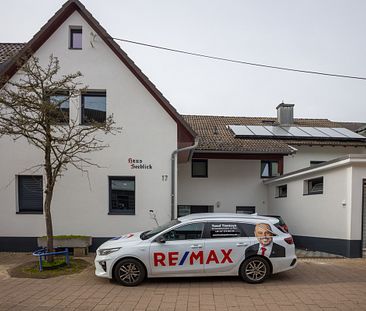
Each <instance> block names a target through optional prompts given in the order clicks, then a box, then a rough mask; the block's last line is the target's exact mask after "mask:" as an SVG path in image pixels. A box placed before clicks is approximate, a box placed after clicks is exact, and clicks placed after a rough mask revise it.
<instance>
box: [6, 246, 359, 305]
mask: <svg viewBox="0 0 366 311" xmlns="http://www.w3.org/2000/svg"><path fill="white" fill-rule="evenodd" d="M29 259H31V257H30V256H29V255H25V254H9V253H0V310H33V309H34V310H177V311H179V310H182V311H183V310H189V311H190V310H220V311H225V310H281V311H285V310H332V309H333V310H366V260H362V259H302V260H300V262H299V265H298V267H297V268H296V269H294V270H292V271H288V272H284V273H282V274H279V275H276V276H273V277H271V278H270V279H268V280H267V281H266V282H265V283H263V284H260V285H249V284H246V283H243V282H241V281H240V280H239V279H238V278H234V277H229V278H228V277H223V278H195V279H184V278H180V279H177V278H174V279H155V280H148V281H147V282H145V283H143V284H142V285H141V286H138V287H135V288H126V287H122V286H119V285H117V284H114V283H112V282H110V281H108V280H104V279H99V278H96V277H95V276H94V274H93V268H92V267H90V268H88V269H86V270H85V271H83V272H82V273H80V274H78V275H71V276H64V277H58V278H53V279H47V280H36V279H17V278H10V277H9V276H8V275H7V273H6V271H5V270H6V269H7V268H8V267H9V266H11V265H13V264H17V263H21V262H24V261H26V260H29ZM89 259H90V260H91V259H92V258H89Z"/></svg>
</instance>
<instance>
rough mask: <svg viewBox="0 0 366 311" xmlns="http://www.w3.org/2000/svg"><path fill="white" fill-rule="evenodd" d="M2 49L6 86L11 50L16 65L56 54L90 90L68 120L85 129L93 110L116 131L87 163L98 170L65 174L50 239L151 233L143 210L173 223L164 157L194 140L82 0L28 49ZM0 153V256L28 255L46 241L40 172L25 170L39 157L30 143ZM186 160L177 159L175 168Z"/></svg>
mask: <svg viewBox="0 0 366 311" xmlns="http://www.w3.org/2000/svg"><path fill="white" fill-rule="evenodd" d="M73 40H74V41H73ZM1 48H2V50H1V51H2V56H1V58H0V59H1V60H2V66H1V72H0V74H1V75H2V76H11V77H12V79H17V78H18V74H17V73H16V63H15V60H16V58H17V57H12V58H10V59H9V56H8V54H7V51H9V50H10V51H11V50H14V49H15V50H18V54H16V55H17V56H18V55H22V54H23V55H25V53H27V52H28V51H29V50H30V51H32V52H33V53H34V55H35V56H36V57H38V58H39V59H40V61H41V62H43V63H45V64H46V63H47V62H48V58H49V56H50V55H51V54H53V55H54V56H56V57H58V59H59V61H60V66H61V70H60V74H69V73H74V72H76V71H80V72H81V73H82V74H83V78H82V82H83V84H84V85H87V86H88V91H87V92H84V93H83V94H82V95H81V96H79V97H78V98H75V99H74V100H71V102H70V103H69V110H70V112H69V113H70V118H79V119H80V122H81V123H82V118H80V116H83V114H85V113H87V111H86V110H87V105H88V103H90V102H91V101H94V102H96V101H97V102H98V103H99V104H100V106H101V107H102V108H100V109H101V111H100V112H101V113H102V114H103V113H104V115H106V114H108V115H109V114H111V113H113V114H114V120H115V122H116V125H117V126H120V127H122V132H121V133H120V134H118V135H115V136H110V137H108V138H107V139H108V143H109V144H110V147H109V148H108V149H105V150H103V151H101V152H95V153H92V154H91V155H90V157H91V161H92V162H94V163H98V164H99V165H100V166H102V168H99V169H96V168H90V170H89V173H88V175H86V174H83V173H82V172H80V171H78V170H76V169H72V168H70V169H69V170H68V171H66V172H65V173H64V176H62V178H61V179H60V181H59V183H58V184H57V185H56V188H55V195H54V199H53V206H52V215H53V223H54V224H53V227H54V233H55V234H66V233H67V234H83V235H92V236H93V237H95V241H98V238H101V240H103V239H105V238H106V237H111V236H116V235H119V234H121V233H123V232H127V231H131V230H133V231H136V230H143V229H145V228H150V227H152V226H154V225H155V222H154V220H153V219H152V218H151V217H150V214H149V210H150V209H152V210H154V212H155V213H156V214H157V215H158V217H159V221H161V222H166V221H168V220H170V219H171V218H172V217H174V216H172V215H171V208H170V206H171V195H172V184H173V185H175V184H176V183H175V182H174V183H173V181H172V173H171V167H172V160H171V158H172V154H173V153H174V151H175V150H176V149H178V148H182V147H185V146H189V145H193V144H194V139H195V133H194V132H193V131H192V130H191V129H190V127H189V125H187V123H186V122H185V121H184V120H183V118H182V117H181V116H180V115H179V114H178V113H177V112H176V110H175V109H174V108H173V107H172V106H171V105H170V104H169V102H168V101H167V100H166V99H165V98H164V97H163V95H162V94H161V93H160V92H159V91H158V90H157V89H156V87H155V86H154V85H153V84H152V83H151V82H150V81H149V80H148V78H147V77H146V76H145V75H144V74H143V73H142V72H141V71H140V70H139V69H138V68H137V66H136V65H135V64H134V63H133V62H132V60H131V59H129V57H128V56H127V55H126V54H125V53H124V52H123V51H122V50H121V49H120V47H119V46H118V45H117V44H116V43H115V42H114V41H113V40H112V39H111V38H110V36H109V35H108V34H107V33H106V31H105V30H104V29H103V28H102V27H101V26H100V25H99V23H98V22H97V21H96V20H95V19H94V18H93V16H92V15H91V14H90V13H89V12H88V11H87V10H86V9H85V7H84V6H83V5H82V4H81V3H80V2H79V1H76V0H75V1H74V0H70V1H68V2H67V3H66V4H65V5H64V6H63V7H62V8H61V9H60V10H59V11H58V12H57V13H56V14H55V15H54V16H53V17H52V18H51V19H50V20H49V21H48V23H47V24H46V25H45V26H44V27H43V28H42V29H41V30H40V31H39V32H38V33H37V34H36V35H35V36H34V37H33V39H32V40H31V41H30V42H29V43H27V44H25V45H22V44H17V45H12V44H10V45H9V44H2V45H1ZM7 56H8V57H7ZM0 150H1V151H0V152H1V159H2V161H1V162H2V163H1V165H0V171H1V177H0V188H1V190H0V202H1V209H0V213H1V216H0V245H1V247H0V249H12V248H14V247H15V248H18V247H20V248H24V249H32V248H34V247H36V244H35V239H34V237H36V236H41V235H44V234H45V221H44V215H42V212H43V208H42V174H43V172H42V170H38V171H33V170H28V169H29V168H31V167H33V166H34V165H36V164H39V163H42V158H41V155H40V154H39V153H38V152H37V150H35V149H34V148H33V147H32V146H30V145H29V144H28V143H27V142H25V141H16V142H13V141H12V140H10V139H8V138H5V137H3V138H1V139H0ZM188 156H189V153H188V152H186V153H184V152H180V153H179V154H178V159H179V161H183V162H184V161H187V160H188ZM173 165H174V166H176V162H173ZM175 178H176V177H175ZM40 188H41V189H40ZM29 189H31V190H29ZM27 199H28V203H27V202H25V201H26V200H27ZM29 202H33V203H34V204H30V203H29Z"/></svg>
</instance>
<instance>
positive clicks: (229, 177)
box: [178, 104, 366, 257]
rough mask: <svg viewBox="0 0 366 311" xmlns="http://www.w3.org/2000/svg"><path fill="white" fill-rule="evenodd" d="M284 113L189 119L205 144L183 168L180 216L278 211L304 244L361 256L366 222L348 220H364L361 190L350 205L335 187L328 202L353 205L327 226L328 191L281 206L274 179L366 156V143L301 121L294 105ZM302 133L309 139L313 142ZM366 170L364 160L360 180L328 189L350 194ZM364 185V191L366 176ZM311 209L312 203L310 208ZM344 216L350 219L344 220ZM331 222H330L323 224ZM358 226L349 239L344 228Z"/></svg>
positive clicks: (323, 124) (326, 125)
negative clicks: (348, 156) (350, 219)
mask: <svg viewBox="0 0 366 311" xmlns="http://www.w3.org/2000/svg"><path fill="white" fill-rule="evenodd" d="M277 112H278V116H277V118H267V117H263V118H246V117H223V116H190V115H187V116H184V118H185V120H186V121H187V122H188V123H189V124H190V125H191V126H192V128H193V129H194V130H195V131H196V132H197V134H198V136H199V139H200V142H199V145H198V147H197V148H196V149H195V151H194V153H193V158H192V160H191V162H190V163H181V164H179V167H178V214H180V215H184V214H186V213H189V212H191V213H192V212H201V211H206V212H234V213H235V212H237V213H251V212H257V213H259V214H271V215H276V214H278V215H281V216H282V217H283V218H284V219H285V220H286V221H287V222H288V224H289V226H290V229H291V232H292V233H293V234H294V235H295V238H297V239H296V240H295V241H296V242H297V243H298V244H299V245H301V246H302V247H306V248H310V249H317V250H326V251H331V252H335V253H339V254H343V255H346V256H356V257H357V256H360V254H361V248H360V245H361V240H362V238H361V233H360V232H362V229H361V226H362V224H361V223H360V222H354V221H353V222H352V223H351V222H350V221H347V220H345V219H344V218H343V216H344V215H343V214H344V212H345V211H347V213H349V214H352V217H357V216H358V219H361V215H362V214H361V213H362V207H361V205H360V204H361V203H360V199H361V197H362V193H361V192H360V191H358V192H354V193H353V196H352V200H351V198H350V199H349V200H347V198H345V197H344V195H343V191H339V190H337V189H335V190H334V191H330V190H327V192H326V194H327V198H330V197H331V198H333V200H335V201H342V202H343V200H346V201H347V203H346V204H347V207H346V208H344V209H342V210H339V209H334V210H333V211H332V213H331V214H329V216H328V217H329V221H327V220H328V219H327V217H325V215H327V214H328V213H330V212H331V210H330V208H331V207H332V206H330V205H329V203H327V202H328V201H324V195H323V194H320V195H318V196H313V197H310V196H309V197H308V196H306V195H305V196H303V193H302V192H301V193H300V194H299V191H298V192H297V193H298V196H297V197H296V198H295V197H294V194H293V193H292V194H291V198H293V199H292V200H291V201H290V200H288V201H286V204H287V205H285V206H284V207H283V208H281V203H282V202H285V200H278V199H274V197H275V196H276V197H277V196H278V195H275V194H274V192H273V191H274V190H273V187H272V180H273V181H276V180H277V179H279V180H282V178H281V177H278V176H280V175H282V174H285V175H283V176H292V175H291V172H296V171H298V170H300V169H304V168H307V170H309V171H312V170H311V169H312V167H317V166H319V165H326V164H327V163H329V162H328V161H333V159H336V158H339V157H342V156H345V155H348V154H365V156H364V157H366V141H365V138H363V137H362V136H359V135H357V134H355V133H354V132H351V131H348V130H346V129H345V128H344V125H343V124H340V123H337V122H332V121H329V120H327V119H297V118H295V119H294V118H293V115H294V111H293V105H287V104H280V105H279V106H278V107H277ZM283 130H285V131H283ZM302 130H304V131H305V132H306V133H308V134H309V135H308V136H307V137H306V133H303V132H302ZM319 131H320V132H319ZM289 132H290V133H293V134H294V135H293V136H292V135H289ZM301 132H302V134H301ZM271 133H272V134H271ZM273 133H274V134H273ZM342 133H344V134H345V135H343V134H342ZM360 157H361V159H362V156H360ZM352 163H355V162H354V161H353V162H352ZM364 167H365V168H366V163H365V161H362V160H359V161H358V162H357V164H354V167H353V171H352V172H354V174H353V177H352V178H353V182H352V183H351V181H350V179H347V178H343V176H341V175H338V177H337V178H336V179H335V178H329V179H328V180H327V184H326V186H327V189H330V188H329V187H331V186H333V185H337V187H341V188H342V189H343V190H344V191H349V189H350V187H353V188H354V189H356V188H355V187H354V185H355V184H356V179H355V178H356V177H355V176H360V174H361V176H364V178H366V171H365V170H364ZM355 172H357V174H356V173H355ZM363 173H365V174H363ZM294 174H295V173H294ZM362 174H363V175H362ZM299 182H300V181H299ZM357 182H358V184H359V186H360V187H361V185H362V182H363V181H362V179H360V177H358V180H357ZM300 183H301V182H300ZM352 185H353V186H352ZM276 186H277V188H276V191H282V192H281V193H282V194H283V193H286V191H287V188H285V187H282V188H281V186H282V184H278V182H276ZM284 186H287V184H286V183H285V184H284ZM290 186H291V187H292V184H291V185H288V187H290ZM314 186H315V185H314ZM289 189H290V188H289ZM347 189H348V190H347ZM288 191H290V190H288ZM308 204H309V205H311V206H309V207H308V208H307V205H308ZM314 205H315V206H316V209H314ZM323 205H324V206H323ZM291 206H293V208H290V207H291ZM296 206H301V208H296ZM317 209H318V210H319V212H318V215H317V214H316V210H317ZM310 211H311V212H310ZM304 215H306V217H304ZM333 217H334V218H335V221H333V220H332V219H333ZM311 218H315V219H316V221H315V222H314V224H316V227H317V230H314V225H311V224H310V220H311ZM305 219H306V223H304V222H303V221H304V220H305ZM338 219H342V220H344V222H340V223H338ZM324 221H326V222H327V223H328V222H329V225H328V226H325V225H320V224H321V223H322V222H324ZM332 226H333V227H332ZM337 226H340V227H339V234H334V232H335V230H333V229H334V228H336V227H337ZM351 227H352V234H350V233H349V234H342V232H343V231H342V230H346V231H347V230H348V229H349V228H351ZM347 232H348V231H347ZM364 232H365V231H364ZM332 236H333V240H330V239H331V237H332ZM357 237H358V238H357ZM365 247H366V245H365ZM356 254H357V255H356Z"/></svg>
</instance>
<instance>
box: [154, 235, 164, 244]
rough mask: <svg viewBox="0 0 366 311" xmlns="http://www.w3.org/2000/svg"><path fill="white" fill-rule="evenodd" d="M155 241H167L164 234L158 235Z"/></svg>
mask: <svg viewBox="0 0 366 311" xmlns="http://www.w3.org/2000/svg"><path fill="white" fill-rule="evenodd" d="M155 241H156V242H158V243H165V242H166V241H165V239H164V237H163V236H162V235H160V236H158V237H157V238H156V240H155Z"/></svg>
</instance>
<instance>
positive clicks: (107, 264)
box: [94, 255, 112, 279]
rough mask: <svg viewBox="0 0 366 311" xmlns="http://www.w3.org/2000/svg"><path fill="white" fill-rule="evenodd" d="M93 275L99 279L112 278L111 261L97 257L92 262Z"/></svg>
mask: <svg viewBox="0 0 366 311" xmlns="http://www.w3.org/2000/svg"><path fill="white" fill-rule="evenodd" d="M94 266H95V275H96V276H98V277H101V278H107V279H111V278H112V259H110V258H108V257H107V256H99V255H97V256H96V257H95V260H94Z"/></svg>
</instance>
